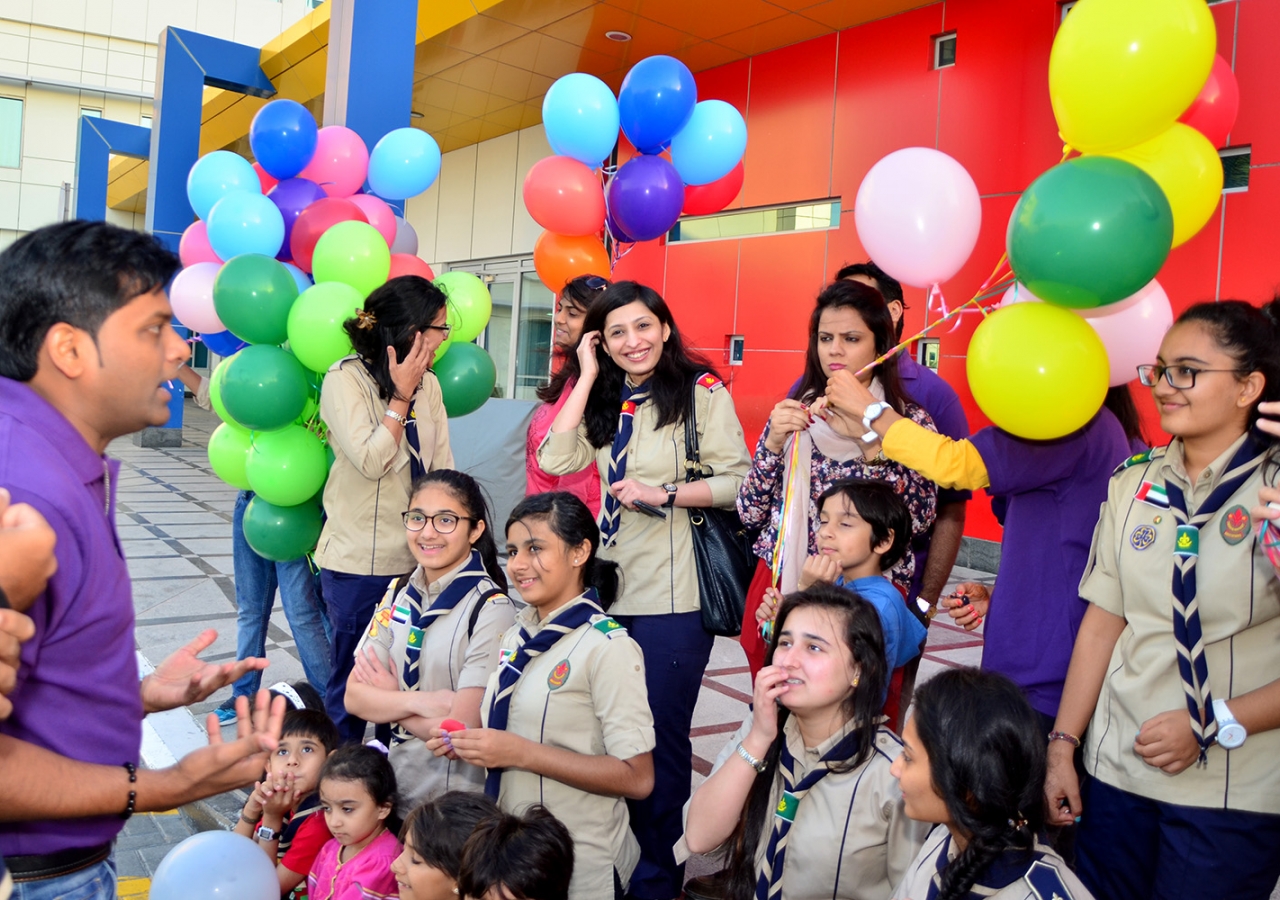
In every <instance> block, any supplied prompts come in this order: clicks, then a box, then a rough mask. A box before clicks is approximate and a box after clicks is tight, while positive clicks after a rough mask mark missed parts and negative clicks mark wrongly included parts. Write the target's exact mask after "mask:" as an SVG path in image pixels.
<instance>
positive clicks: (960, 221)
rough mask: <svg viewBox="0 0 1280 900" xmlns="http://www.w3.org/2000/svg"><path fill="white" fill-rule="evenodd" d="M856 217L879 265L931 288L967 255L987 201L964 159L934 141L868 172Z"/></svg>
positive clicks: (898, 153) (900, 277) (957, 268)
mask: <svg viewBox="0 0 1280 900" xmlns="http://www.w3.org/2000/svg"><path fill="white" fill-rule="evenodd" d="M854 222H855V223H856V224H857V228H858V238H859V239H860V240H861V241H862V246H863V247H864V248H866V251H867V253H868V254H870V256H871V258H872V259H873V260H874V261H875V262H876V263H877V264H878V265H879V266H880V268H882V269H884V270H885V271H886V272H888V273H889V274H890V275H892V276H893V277H894V278H896V279H897V280H898V281H901V282H902V283H904V284H909V285H913V286H914V287H922V288H927V287H930V286H931V285H934V284H939V283H941V282H944V281H946V280H947V279H949V278H951V277H952V276H953V275H955V274H956V273H957V272H959V271H960V269H961V267H963V266H964V264H965V262H966V261H967V260H968V259H969V254H971V253H972V252H973V248H974V245H976V244H977V243H978V230H979V229H980V228H981V227H982V201H981V200H980V199H979V198H978V186H977V185H976V184H974V183H973V179H972V178H971V177H970V176H969V173H968V172H967V171H965V168H964V166H962V165H960V163H958V162H956V161H955V160H954V159H952V158H951V157H950V156H948V155H947V154H945V153H942V152H940V151H938V150H933V149H931V148H929V147H907V148H906V149H903V150H896V151H894V152H893V153H890V154H889V155H888V156H886V157H884V158H883V159H881V160H880V161H879V162H878V163H876V164H875V165H874V166H872V167H871V170H870V171H869V172H867V175H866V177H865V178H863V179H862V185H861V186H860V187H859V188H858V197H857V200H855V201H854Z"/></svg>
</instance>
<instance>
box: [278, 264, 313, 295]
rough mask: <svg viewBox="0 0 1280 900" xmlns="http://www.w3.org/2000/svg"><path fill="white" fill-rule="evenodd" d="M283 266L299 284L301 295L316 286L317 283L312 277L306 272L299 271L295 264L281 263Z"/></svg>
mask: <svg viewBox="0 0 1280 900" xmlns="http://www.w3.org/2000/svg"><path fill="white" fill-rule="evenodd" d="M281 265H283V266H284V267H285V268H286V269H288V270H289V274H290V275H292V276H293V280H294V281H295V282H297V284H298V293H299V294H301V293H302V292H303V291H305V290H306V289H307V288H309V287H311V286H312V285H313V284H315V282H314V281H312V280H311V276H310V275H308V274H307V273H306V272H304V271H302V270H301V269H299V268H298V267H297V266H295V265H294V264H293V263H281Z"/></svg>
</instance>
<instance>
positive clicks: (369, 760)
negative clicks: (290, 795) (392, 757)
mask: <svg viewBox="0 0 1280 900" xmlns="http://www.w3.org/2000/svg"><path fill="white" fill-rule="evenodd" d="M395 795H396V774H395V771H394V770H393V769H392V768H391V763H390V761H389V760H388V759H387V757H386V754H385V752H382V751H379V750H375V749H374V748H373V747H361V746H351V747H343V748H341V749H339V750H335V751H334V752H333V753H332V754H331V755H330V756H329V759H328V761H327V762H326V763H325V766H324V770H323V771H322V772H321V773H320V810H321V812H323V813H324V818H325V822H326V824H328V826H329V832H330V833H331V834H332V835H333V840H331V841H329V842H328V843H327V844H325V845H324V847H323V848H321V850H320V853H319V855H318V856H316V861H315V863H313V864H312V866H311V872H310V873H309V874H308V875H307V895H308V897H309V898H310V900H385V898H389V897H395V898H398V897H399V896H400V895H399V892H398V889H397V886H396V877H395V875H394V874H393V873H392V872H391V862H392V860H394V859H395V858H396V857H397V856H399V855H400V844H399V843H398V842H397V841H396V838H395V835H393V834H392V833H391V832H389V831H387V827H386V819H387V816H389V815H390V814H391V810H392V808H393V807H394V805H395Z"/></svg>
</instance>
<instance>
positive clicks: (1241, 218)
mask: <svg viewBox="0 0 1280 900" xmlns="http://www.w3.org/2000/svg"><path fill="white" fill-rule="evenodd" d="M1224 199H1225V201H1226V203H1225V206H1226V210H1225V213H1224V215H1225V217H1226V228H1225V229H1224V231H1223V242H1222V288H1221V294H1220V296H1221V297H1222V298H1223V299H1234V300H1249V301H1252V302H1254V303H1259V302H1261V301H1263V300H1269V299H1270V298H1271V297H1272V296H1273V295H1274V294H1275V292H1276V290H1277V289H1280V265H1277V259H1278V257H1277V255H1276V243H1277V238H1278V237H1280V235H1278V234H1277V231H1280V229H1278V228H1277V216H1276V214H1277V210H1280V167H1275V168H1262V169H1254V170H1253V171H1252V172H1250V173H1249V190H1248V191H1245V192H1244V193H1241V194H1227V195H1226V197H1225V198H1224Z"/></svg>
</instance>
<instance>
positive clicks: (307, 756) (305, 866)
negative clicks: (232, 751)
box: [235, 709, 338, 900]
mask: <svg viewBox="0 0 1280 900" xmlns="http://www.w3.org/2000/svg"><path fill="white" fill-rule="evenodd" d="M337 746H338V729H337V728H336V727H335V726H334V724H333V722H332V720H330V718H329V716H328V714H327V713H325V712H323V711H321V710H314V709H291V710H289V712H288V713H286V714H285V717H284V727H283V728H282V729H281V732H280V746H279V748H277V750H276V752H275V753H273V754H272V755H271V758H270V762H269V763H268V764H267V772H266V775H265V777H264V778H263V780H262V781H260V782H257V783H256V784H255V785H254V786H253V794H252V795H250V797H249V800H248V802H246V803H245V805H244V809H243V810H242V811H241V812H240V821H238V822H237V823H236V827H235V831H236V834H241V835H244V836H245V837H248V838H252V839H253V840H254V841H255V842H257V844H258V846H260V847H261V848H262V849H263V850H264V851H265V852H266V854H267V855H268V856H269V857H270V858H271V859H272V860H273V861H274V862H275V863H276V875H277V876H278V877H279V879H280V894H281V896H285V895H288V896H289V897H290V898H291V900H306V896H307V873H308V872H310V871H311V864H312V863H313V862H315V858H316V855H317V854H318V853H319V852H320V848H321V847H323V846H324V845H325V844H326V843H327V842H328V841H329V839H330V837H332V835H330V834H329V827H328V826H327V825H326V824H325V820H324V816H321V815H315V812H316V811H317V810H318V809H319V806H320V798H319V795H318V793H317V790H318V788H319V782H320V770H321V769H322V768H324V763H325V760H326V759H328V758H329V754H330V753H332V752H333V750H334V748H335V747H337Z"/></svg>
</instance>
